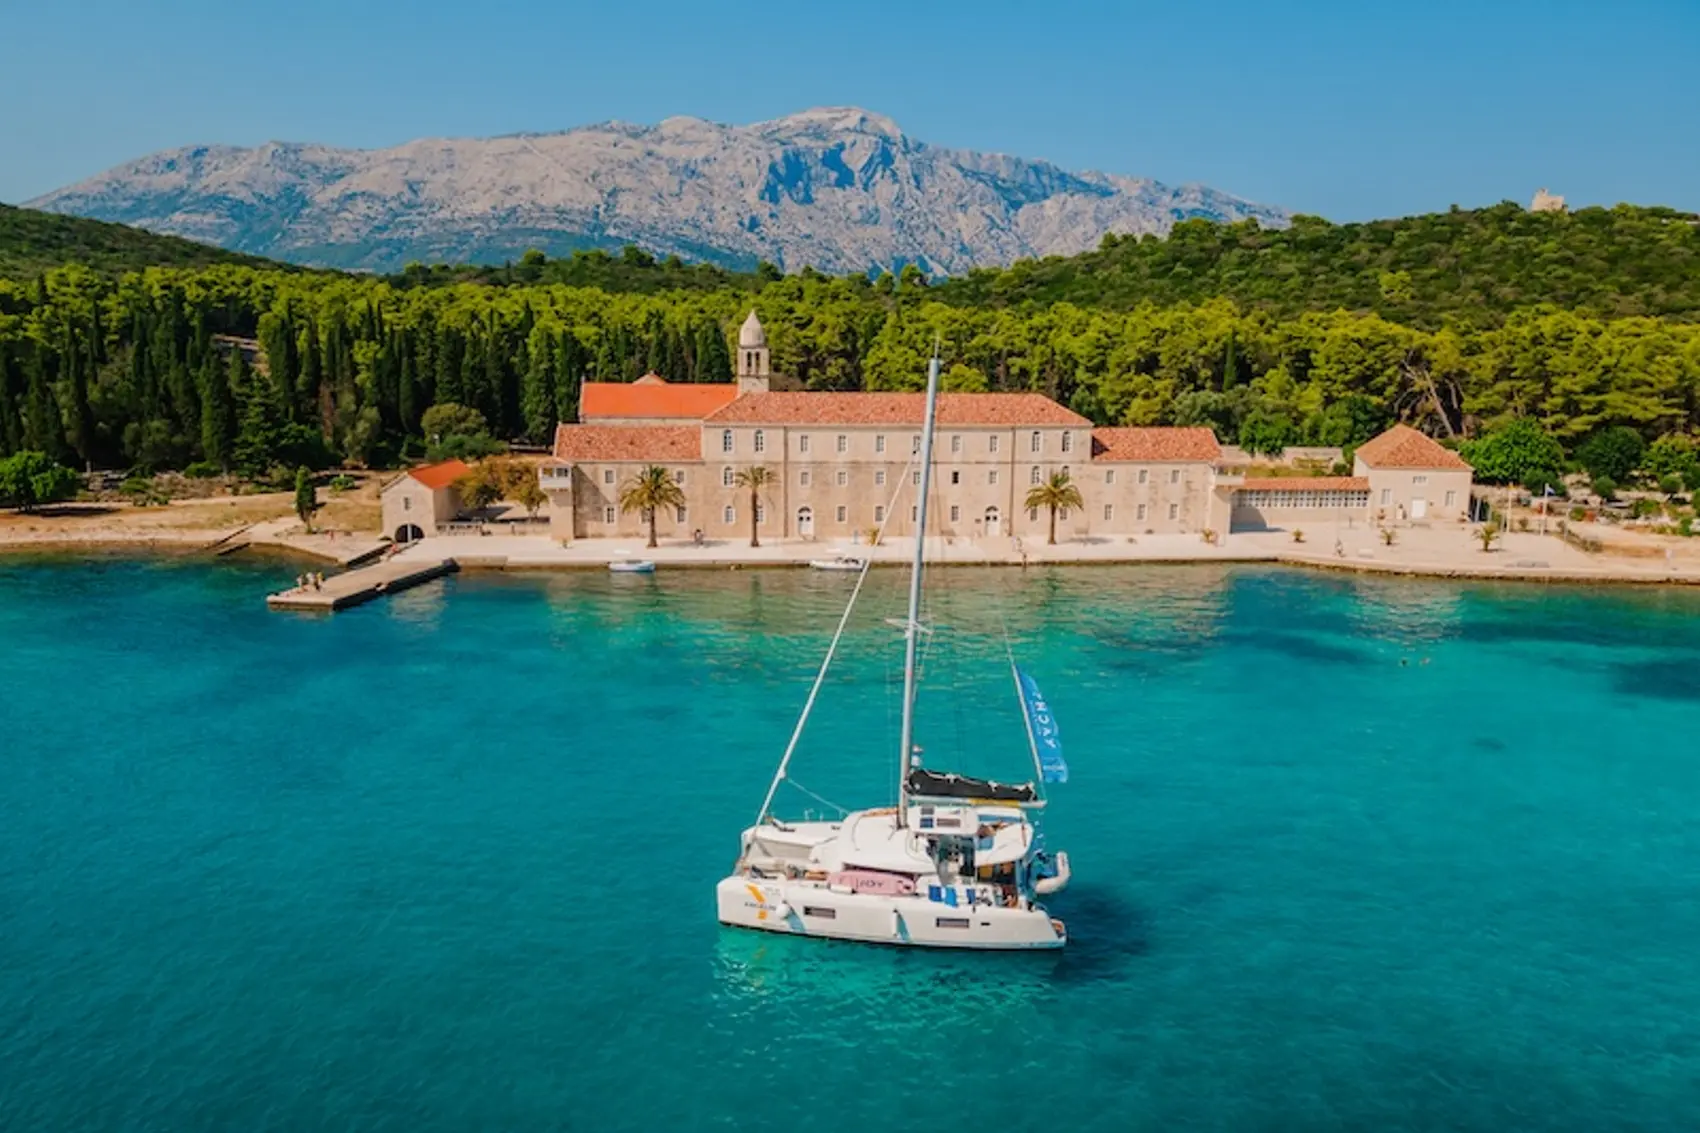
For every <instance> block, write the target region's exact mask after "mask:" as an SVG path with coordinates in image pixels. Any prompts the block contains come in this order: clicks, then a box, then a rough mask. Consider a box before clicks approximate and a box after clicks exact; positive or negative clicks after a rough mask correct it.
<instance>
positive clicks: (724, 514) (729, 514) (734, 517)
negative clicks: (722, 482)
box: [720, 504, 738, 523]
mask: <svg viewBox="0 0 1700 1133" xmlns="http://www.w3.org/2000/svg"><path fill="white" fill-rule="evenodd" d="M720 519H721V522H723V523H736V522H738V509H737V508H735V507H733V506H732V505H731V504H727V505H726V506H725V507H724V508H722V509H721V511H720Z"/></svg>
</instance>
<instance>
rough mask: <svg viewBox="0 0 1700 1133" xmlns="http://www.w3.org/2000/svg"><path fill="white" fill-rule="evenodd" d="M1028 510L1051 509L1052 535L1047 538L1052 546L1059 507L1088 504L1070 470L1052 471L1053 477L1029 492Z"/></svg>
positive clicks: (1054, 541)
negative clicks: (1070, 474)
mask: <svg viewBox="0 0 1700 1133" xmlns="http://www.w3.org/2000/svg"><path fill="white" fill-rule="evenodd" d="M1026 506H1027V508H1028V510H1030V511H1031V510H1033V509H1035V508H1042V507H1043V508H1050V509H1051V537H1050V539H1048V540H1046V541H1047V542H1048V543H1050V544H1051V545H1052V546H1055V545H1056V542H1057V509H1058V508H1066V507H1072V508H1082V507H1085V506H1086V504H1085V503H1084V502H1083V501H1082V500H1081V498H1080V489H1079V488H1076V487H1075V486H1074V484H1073V483H1072V482H1070V480H1069V478H1068V470H1067V469H1064V470H1063V471H1061V472H1053V473H1051V478H1050V479H1049V480H1047V481H1045V482H1044V483H1043V484H1040V485H1038V486H1037V487H1035V488H1033V489H1032V490H1031V491H1029V492H1028V493H1027V504H1026Z"/></svg>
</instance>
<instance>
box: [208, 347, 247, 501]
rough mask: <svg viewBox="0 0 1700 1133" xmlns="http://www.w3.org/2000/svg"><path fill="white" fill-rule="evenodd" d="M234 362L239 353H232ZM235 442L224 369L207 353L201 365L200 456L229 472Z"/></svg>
mask: <svg viewBox="0 0 1700 1133" xmlns="http://www.w3.org/2000/svg"><path fill="white" fill-rule="evenodd" d="M236 358H237V360H238V361H240V360H241V355H240V354H238V355H236ZM235 444H236V398H235V397H234V396H233V394H232V392H231V389H230V378H229V374H228V371H227V369H226V368H225V367H224V366H221V365H219V362H218V357H217V356H216V355H214V354H208V355H207V358H206V361H205V362H203V363H202V364H201V458H202V459H203V460H209V461H211V462H212V463H214V464H216V465H218V466H219V467H220V468H222V469H224V470H225V471H226V472H228V471H230V461H231V458H232V456H233V455H234V453H235Z"/></svg>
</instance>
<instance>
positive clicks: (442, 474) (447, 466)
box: [407, 460, 472, 492]
mask: <svg viewBox="0 0 1700 1133" xmlns="http://www.w3.org/2000/svg"><path fill="white" fill-rule="evenodd" d="M471 471H472V469H471V468H469V467H467V465H466V462H465V461H463V460H445V461H443V462H442V463H441V464H426V465H422V466H420V467H418V468H410V469H408V470H407V474H408V475H409V476H411V477H413V478H414V479H415V480H417V481H419V482H420V483H421V484H423V485H425V486H426V487H427V488H429V489H431V490H432V491H433V492H435V491H436V490H438V489H439V488H446V487H448V486H449V485H450V484H453V483H454V482H455V481H456V480H459V479H460V478H461V477H462V476H465V475H466V474H467V473H468V472H471Z"/></svg>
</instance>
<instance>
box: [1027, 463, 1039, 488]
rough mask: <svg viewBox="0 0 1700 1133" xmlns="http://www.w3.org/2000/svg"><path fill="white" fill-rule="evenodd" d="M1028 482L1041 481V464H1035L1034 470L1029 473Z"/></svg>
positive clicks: (1035, 482)
mask: <svg viewBox="0 0 1700 1133" xmlns="http://www.w3.org/2000/svg"><path fill="white" fill-rule="evenodd" d="M1027 482H1028V483H1029V484H1037V483H1038V482H1039V466H1038V465H1037V464H1035V465H1034V466H1033V471H1032V472H1030V473H1029V474H1028V476H1027Z"/></svg>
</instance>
